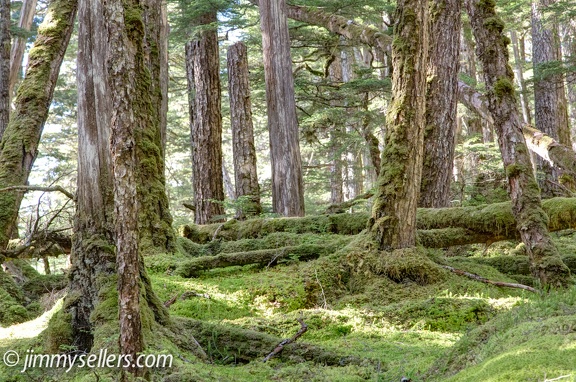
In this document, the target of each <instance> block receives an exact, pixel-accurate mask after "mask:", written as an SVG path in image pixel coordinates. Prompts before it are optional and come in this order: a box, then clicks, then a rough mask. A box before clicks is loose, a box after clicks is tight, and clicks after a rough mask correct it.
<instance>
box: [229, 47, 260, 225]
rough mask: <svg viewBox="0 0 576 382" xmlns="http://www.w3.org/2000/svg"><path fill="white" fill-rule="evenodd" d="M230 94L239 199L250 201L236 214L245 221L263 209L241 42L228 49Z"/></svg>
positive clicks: (244, 59) (246, 74) (241, 205)
mask: <svg viewBox="0 0 576 382" xmlns="http://www.w3.org/2000/svg"><path fill="white" fill-rule="evenodd" d="M228 92H229V94H230V124H231V126H232V148H233V152H234V155H233V156H234V177H235V180H236V182H235V189H236V198H240V197H245V198H247V200H246V201H245V202H242V203H241V204H240V205H239V206H238V211H237V217H238V218H240V219H243V218H245V217H247V216H257V215H260V214H261V213H262V206H261V205H260V186H259V185H258V173H257V171H256V148H255V147H254V127H253V124H252V102H251V101H250V83H249V80H248V49H247V48H246V45H245V44H244V43H242V42H237V43H235V44H234V45H232V46H231V47H230V48H228Z"/></svg>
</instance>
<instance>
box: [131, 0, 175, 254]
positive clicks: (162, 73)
mask: <svg viewBox="0 0 576 382" xmlns="http://www.w3.org/2000/svg"><path fill="white" fill-rule="evenodd" d="M164 6H165V4H164V3H163V2H161V1H157V0H143V1H141V7H142V12H143V14H142V17H143V19H144V26H145V35H144V48H143V49H144V52H143V53H144V60H145V64H146V67H147V69H148V73H149V75H148V76H149V77H148V78H143V81H145V83H146V87H147V88H148V91H149V92H150V96H151V100H152V107H151V108H150V109H149V110H148V112H147V117H146V118H148V123H146V124H141V125H138V126H137V129H136V131H135V138H136V147H137V151H136V155H137V156H138V173H137V176H136V181H137V183H138V188H137V191H138V200H139V201H140V211H139V214H138V229H139V232H140V246H141V251H142V252H143V253H151V252H172V251H174V248H175V232H174V230H173V228H172V215H171V214H170V210H169V203H168V197H167V196H166V178H165V176H164V141H165V135H166V118H167V112H168V94H167V90H168V89H167V81H168V72H167V68H168V61H167V60H168V46H167V44H168V36H167V30H166V28H167V26H166V24H165V23H166V20H165V19H164V18H165V13H164V11H163V7H164Z"/></svg>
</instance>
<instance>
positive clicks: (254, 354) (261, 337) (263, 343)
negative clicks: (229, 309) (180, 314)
mask: <svg viewBox="0 0 576 382" xmlns="http://www.w3.org/2000/svg"><path fill="white" fill-rule="evenodd" d="M174 321H175V325H177V330H174V332H176V333H187V332H189V333H192V334H193V335H194V338H196V340H198V342H199V343H200V345H201V346H202V347H203V348H204V349H205V350H207V351H209V354H208V356H209V357H211V358H212V359H214V360H220V361H222V360H223V359H225V358H226V357H227V358H226V359H230V362H234V361H236V362H237V363H246V362H249V361H252V360H257V361H261V360H262V359H263V358H264V357H265V356H266V354H268V353H270V351H271V350H272V349H274V348H275V347H276V346H277V345H278V343H279V342H280V341H282V339H281V338H279V337H276V336H273V335H270V334H266V333H261V332H257V331H255V330H250V329H243V328H238V327H232V326H224V325H218V324H212V323H208V322H204V321H200V320H191V319H179V318H176V319H174ZM173 340H174V341H175V342H176V343H177V344H178V345H179V346H182V347H183V348H188V349H190V350H192V351H196V348H195V345H194V344H193V343H190V342H189V341H186V340H187V339H186V336H185V335H182V336H178V337H174V338H173ZM279 358H280V359H284V360H286V359H292V360H295V361H297V362H302V361H313V362H316V363H319V364H323V365H329V366H345V365H350V364H360V363H362V361H363V360H361V359H358V358H356V357H350V356H343V355H340V354H337V353H333V352H331V351H327V350H324V349H322V348H320V347H318V346H315V345H310V344H307V343H304V342H294V343H291V344H290V345H287V346H286V348H285V349H284V351H283V352H282V354H281V355H280V356H279ZM364 362H365V360H364Z"/></svg>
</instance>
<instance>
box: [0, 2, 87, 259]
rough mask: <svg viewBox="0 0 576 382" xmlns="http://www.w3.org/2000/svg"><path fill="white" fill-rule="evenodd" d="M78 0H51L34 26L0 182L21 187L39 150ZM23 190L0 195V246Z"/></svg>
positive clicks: (1, 157)
mask: <svg viewBox="0 0 576 382" xmlns="http://www.w3.org/2000/svg"><path fill="white" fill-rule="evenodd" d="M76 7H77V0H54V1H52V2H51V3H50V6H49V8H48V13H49V14H51V17H49V18H47V19H46V20H45V21H44V22H43V23H42V24H41V25H40V27H39V28H38V37H37V38H36V41H35V42H34V46H33V47H32V49H31V50H30V54H29V58H28V70H27V72H26V78H25V80H24V81H23V82H22V84H21V85H20V87H19V88H18V94H17V96H16V100H15V101H14V103H15V110H14V112H13V113H12V116H11V118H10V122H9V123H8V126H7V127H6V130H5V131H4V135H3V137H2V142H1V143H0V151H1V152H0V184H1V185H2V186H3V187H9V186H20V185H24V184H26V183H27V182H28V175H29V174H30V170H31V169H32V165H33V164H34V160H35V159H36V155H37V154H38V152H37V150H38V143H39V141H40V136H41V135H42V129H43V128H44V123H45V122H46V118H47V116H48V108H49V106H50V103H51V101H52V94H53V93H54V87H55V86H56V80H57V78H58V73H59V71H60V65H61V63H62V59H63V57H64V53H65V52H66V47H67V46H68V41H69V40H70V36H71V34H72V30H73V29H74V18H75V17H76ZM22 196H23V192H22V191H13V192H5V193H2V195H0V248H5V247H6V245H7V244H8V240H9V239H10V238H11V236H12V232H13V229H14V226H15V222H16V218H17V217H18V209H19V208H20V202H21V201H22Z"/></svg>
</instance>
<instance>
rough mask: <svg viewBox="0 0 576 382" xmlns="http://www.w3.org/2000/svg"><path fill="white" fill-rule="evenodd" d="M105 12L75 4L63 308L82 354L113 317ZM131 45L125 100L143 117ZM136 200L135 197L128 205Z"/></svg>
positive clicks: (159, 313) (157, 306)
mask: <svg viewBox="0 0 576 382" xmlns="http://www.w3.org/2000/svg"><path fill="white" fill-rule="evenodd" d="M104 12H105V9H104V5H103V4H102V2H99V1H91V0H80V3H79V37H78V45H79V49H78V59H77V63H78V90H79V91H78V174H77V203H76V216H75V223H74V238H73V250H72V255H71V262H72V268H71V270H70V285H69V291H70V292H69V296H68V299H67V302H66V306H67V312H68V313H69V314H70V319H71V325H72V330H73V333H72V334H73V339H72V342H73V344H74V345H75V346H77V347H78V348H79V349H80V350H83V351H89V350H90V349H91V348H92V345H93V342H94V340H95V338H97V330H98V328H99V327H101V326H102V325H104V324H107V323H110V321H113V320H115V318H116V316H115V315H113V316H110V315H109V314H106V313H103V312H105V311H106V309H110V308H109V306H107V304H108V305H109V304H110V301H109V300H111V299H112V301H114V302H115V301H116V299H115V297H114V296H115V290H116V287H117V285H116V282H117V281H116V280H117V279H116V252H115V243H114V240H115V226H114V194H113V174H112V159H111V156H110V151H109V143H110V129H111V121H112V109H113V103H112V100H113V99H112V98H111V97H110V93H111V92H112V89H113V88H112V85H113V84H110V82H109V75H108V74H109V73H108V65H107V61H106V59H107V56H108V51H109V50H108V46H107V41H108V35H109V29H108V23H107V21H106V19H105V17H104ZM134 45H135V47H134V49H136V48H138V49H139V50H138V52H139V53H140V56H139V57H138V58H139V60H140V61H139V64H140V67H139V72H138V81H139V82H138V83H139V85H140V86H141V87H139V88H138V89H137V95H134V94H133V93H132V94H130V95H128V94H125V96H126V99H127V101H130V102H133V101H134V99H135V98H136V99H138V100H139V101H140V102H141V103H140V104H137V105H134V107H133V109H134V112H138V113H139V114H138V116H140V117H142V116H141V115H140V114H141V113H142V108H144V107H145V108H147V109H146V110H148V111H149V110H151V109H153V108H154V107H155V106H154V104H153V102H152V99H153V97H152V93H151V92H150V91H149V90H147V89H146V90H145V89H143V88H142V87H144V86H145V84H147V83H149V82H148V81H146V79H147V78H149V77H147V76H149V73H148V72H147V70H144V69H143V66H142V56H143V55H142V52H143V46H144V45H142V44H141V45H136V44H134ZM114 86H117V85H114ZM116 91H118V89H116ZM156 107H157V106H156ZM138 122H139V123H140V126H139V128H142V129H144V128H145V126H143V125H144V124H151V122H150V118H149V114H145V116H144V117H142V118H140V119H138ZM133 142H134V141H133V140H132V144H133ZM127 143H130V142H127ZM136 180H137V181H139V180H140V179H136ZM143 181H145V179H143ZM138 197H139V195H138ZM135 200H137V197H135V198H134V199H132V200H131V203H132V204H133V203H134V202H135ZM139 263H140V265H139V267H138V271H139V274H140V277H141V279H142V285H143V288H144V290H143V291H142V295H143V296H144V300H145V301H146V302H147V306H149V307H150V308H151V309H152V311H153V312H154V315H155V319H156V321H158V322H166V320H167V312H166V311H165V309H164V308H163V307H162V305H161V303H160V302H159V301H158V299H157V298H156V296H155V295H154V293H153V292H152V288H151V286H150V281H149V280H148V278H147V276H146V272H145V269H144V266H143V262H142V259H141V258H140V259H139ZM107 300H108V302H107Z"/></svg>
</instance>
